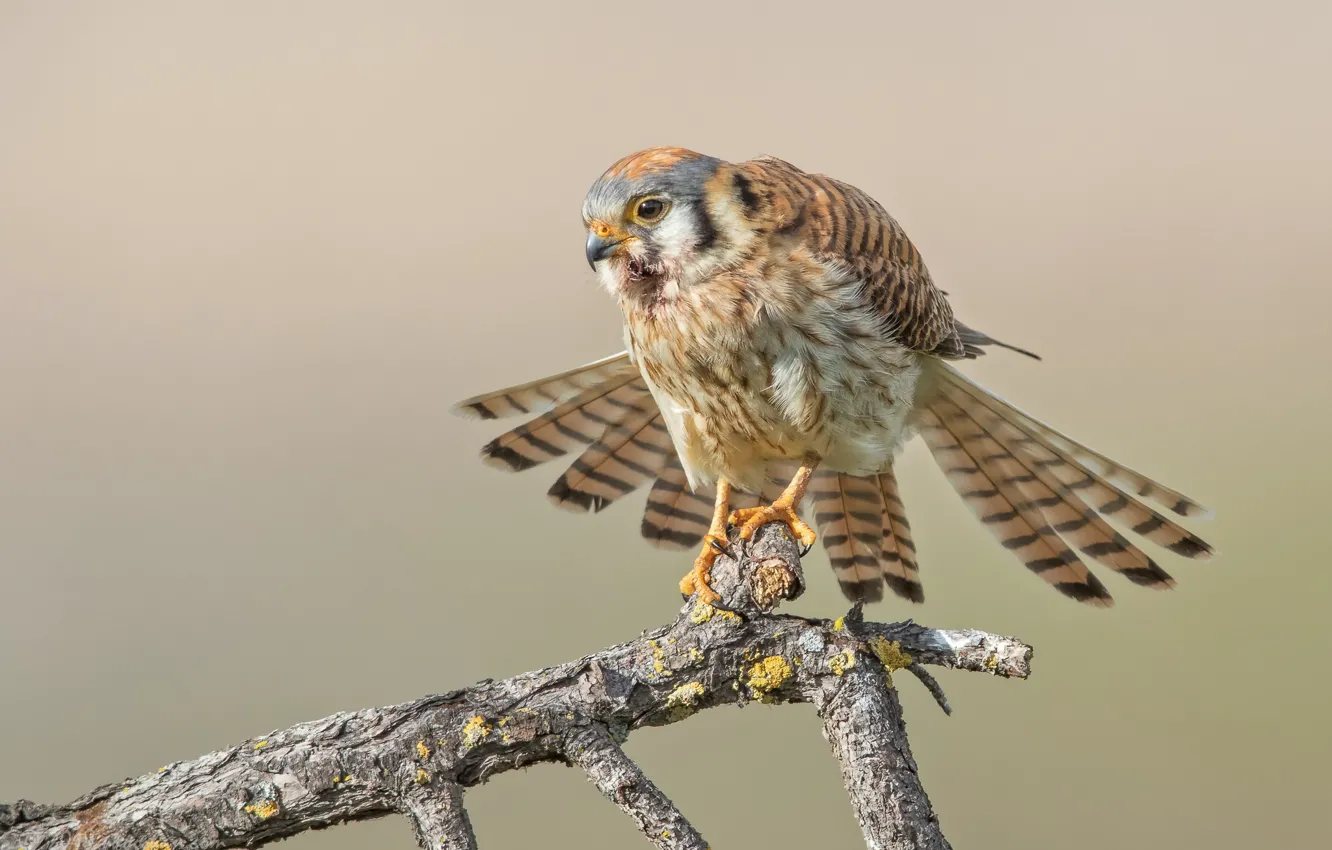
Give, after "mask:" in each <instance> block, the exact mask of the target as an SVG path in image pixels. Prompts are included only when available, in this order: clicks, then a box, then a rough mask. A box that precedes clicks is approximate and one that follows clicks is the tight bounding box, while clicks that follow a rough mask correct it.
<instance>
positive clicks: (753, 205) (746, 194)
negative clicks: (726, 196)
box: [733, 171, 759, 218]
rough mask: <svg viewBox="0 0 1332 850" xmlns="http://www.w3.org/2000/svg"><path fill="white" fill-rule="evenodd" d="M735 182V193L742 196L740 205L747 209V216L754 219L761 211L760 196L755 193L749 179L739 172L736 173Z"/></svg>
mask: <svg viewBox="0 0 1332 850" xmlns="http://www.w3.org/2000/svg"><path fill="white" fill-rule="evenodd" d="M733 182H734V183H735V191H736V192H737V193H739V195H740V203H741V205H743V206H744V208H745V214H746V215H748V216H749V217H750V218H753V217H754V216H756V215H757V214H758V209H759V196H758V195H756V194H755V193H754V186H753V185H752V184H751V183H750V182H749V178H748V177H746V176H745V175H744V174H743V173H741V172H739V171H737V172H736V173H735V177H734V178H733Z"/></svg>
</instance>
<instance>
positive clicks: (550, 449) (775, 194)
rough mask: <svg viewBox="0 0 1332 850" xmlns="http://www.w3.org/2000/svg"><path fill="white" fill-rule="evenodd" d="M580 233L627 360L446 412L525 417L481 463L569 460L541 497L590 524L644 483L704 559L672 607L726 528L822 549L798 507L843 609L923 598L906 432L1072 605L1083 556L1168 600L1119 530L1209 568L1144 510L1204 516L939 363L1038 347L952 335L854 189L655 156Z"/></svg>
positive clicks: (1090, 588) (681, 540)
mask: <svg viewBox="0 0 1332 850" xmlns="http://www.w3.org/2000/svg"><path fill="white" fill-rule="evenodd" d="M583 217H584V220H585V222H586V224H587V228H588V233H589V236H588V241H587V258H588V262H589V263H590V264H591V265H592V267H593V268H594V269H595V270H596V272H597V275H598V277H599V278H600V280H601V282H602V283H603V285H605V286H606V288H607V289H608V290H609V291H610V292H611V293H612V294H613V295H614V296H615V298H616V299H617V301H618V302H619V304H620V306H621V308H622V312H623V315H624V332H625V340H626V344H627V350H626V351H624V352H621V353H620V354H617V355H613V356H611V357H608V358H604V359H602V360H599V361H596V362H594V363H590V364H587V365H586V366H584V367H580V368H578V369H573V370H570V371H568V372H564V373H561V374H559V375H555V376H552V377H550V378H546V379H542V380H540V381H535V382H532V383H529V384H524V385H521V386H516V387H509V388H506V389H503V390H498V391H496V392H493V393H487V394H485V395H483V396H477V397H475V398H472V399H468V400H467V401H465V402H462V403H460V405H459V406H458V409H459V411H460V412H462V413H464V414H467V415H472V416H479V417H482V418H487V419H491V418H499V417H507V416H515V415H533V416H534V417H535V418H533V419H532V420H531V421H530V422H528V423H527V424H525V425H522V426H519V427H518V428H516V429H514V430H512V431H509V432H508V433H506V434H503V435H501V436H500V437H499V438H497V439H496V440H493V441H492V442H491V443H490V444H488V445H487V446H486V447H485V449H484V450H483V455H484V456H485V458H486V459H487V461H488V462H489V463H491V464H492V465H496V466H499V467H500V468H505V469H512V470H521V469H527V468H529V467H531V466H535V465H537V464H540V463H544V462H545V461H548V460H550V459H552V458H554V457H557V456H559V455H563V454H566V453H568V452H570V451H573V450H575V449H578V450H580V451H581V453H580V454H578V456H577V457H575V459H574V460H573V462H572V464H571V465H570V466H569V467H568V469H567V470H566V471H565V473H564V474H563V475H561V476H560V478H559V479H558V480H557V481H556V482H555V484H554V485H553V486H552V487H551V488H550V491H549V496H550V498H551V500H552V501H554V502H555V503H556V504H557V505H560V506H561V507H566V508H571V509H574V510H579V509H581V510H589V511H600V510H602V509H604V508H605V507H607V506H609V505H610V504H612V503H614V502H615V501H617V500H618V499H620V498H621V497H623V496H625V495H627V494H629V493H630V492H633V491H634V490H635V489H637V488H639V487H641V486H643V485H644V484H646V483H648V482H651V483H652V486H651V489H650V492H649V494H648V500H647V507H646V509H645V511H644V513H643V518H642V523H641V531H642V534H643V536H644V538H646V539H647V540H648V541H649V542H651V543H653V544H654V545H658V546H663V547H667V548H687V547H696V546H700V545H702V551H701V553H700V554H699V556H698V557H697V559H696V561H695V566H694V569H693V570H692V571H691V572H690V573H689V574H688V575H687V576H686V577H685V578H684V579H683V580H682V581H681V589H682V590H683V591H684V592H686V593H694V592H697V593H698V595H699V597H700V599H702V600H703V601H714V600H715V595H714V594H712V592H711V589H710V588H709V587H708V586H707V577H708V571H709V569H710V567H711V563H712V559H713V558H714V557H715V553H716V551H717V549H718V548H719V547H722V546H724V545H727V544H726V543H725V540H726V537H727V534H726V528H727V524H728V522H729V523H730V524H734V525H739V526H740V529H739V535H738V536H739V538H741V539H742V540H743V539H748V538H749V537H750V536H752V534H753V533H754V531H755V530H756V529H757V528H758V527H759V526H760V525H762V524H764V523H767V522H774V521H777V522H784V523H787V524H789V525H790V526H791V528H792V530H793V532H795V533H796V535H797V536H798V537H799V538H800V539H801V540H802V542H805V543H812V542H813V540H814V539H815V537H816V535H815V532H814V530H813V529H812V528H811V527H809V526H807V525H806V524H805V522H804V520H803V519H802V517H801V513H802V511H803V512H806V513H805V516H806V517H807V518H809V519H812V520H813V524H814V526H816V527H817V528H818V529H819V532H818V536H821V537H822V540H823V542H824V546H825V548H826V550H827V551H828V554H829V557H830V560H831V561H832V566H833V570H834V572H835V574H836V576H837V579H838V581H839V583H840V585H841V587H842V591H843V593H845V594H846V596H847V597H848V598H851V599H856V600H864V601H873V600H878V599H880V598H882V597H883V594H884V586H885V585H886V586H887V587H888V588H889V589H890V590H892V591H893V593H894V594H896V595H898V596H900V597H902V598H904V599H908V600H911V601H914V602H920V601H922V600H923V599H924V593H923V589H922V586H921V582H920V575H919V570H918V566H917V558H916V546H915V543H914V542H913V540H912V537H911V529H910V526H909V524H908V523H907V519H906V509H905V506H904V504H903V499H902V496H901V494H900V492H899V489H898V483H897V479H896V476H895V474H894V470H893V461H894V459H895V458H896V456H897V454H898V452H899V451H900V449H901V447H902V445H903V443H904V442H905V441H906V440H907V439H909V438H910V437H911V436H912V435H913V434H916V433H919V434H920V435H921V436H922V438H923V439H924V440H925V442H926V444H927V445H928V446H929V448H930V450H931V452H932V453H933V455H934V457H935V459H936V461H937V462H938V464H939V466H940V467H941V468H942V469H943V471H944V472H945V474H946V476H947V478H948V480H949V481H950V482H951V483H952V484H953V486H954V488H955V489H956V490H957V491H958V493H959V495H960V496H961V497H962V500H963V502H964V503H966V504H967V506H968V507H969V508H971V510H972V511H973V512H975V513H976V515H977V516H978V518H979V519H980V521H981V523H982V524H983V525H984V526H985V527H986V528H987V529H989V530H990V531H991V533H993V534H994V535H995V537H996V538H997V539H998V540H999V541H1000V543H1001V544H1002V546H1003V547H1004V548H1006V549H1008V550H1009V551H1010V552H1012V553H1013V554H1014V555H1016V556H1017V557H1018V558H1019V560H1021V561H1022V562H1023V563H1024V564H1025V565H1026V566H1027V567H1028V569H1030V570H1031V571H1032V572H1035V573H1036V574H1038V575H1039V576H1040V577H1041V578H1043V579H1044V580H1045V581H1047V582H1049V583H1050V584H1052V585H1054V586H1055V588H1056V589H1058V590H1059V591H1061V592H1062V593H1064V594H1065V595H1067V596H1070V597H1072V598H1074V599H1078V600H1080V601H1084V602H1088V603H1092V604H1096V605H1102V606H1104V605H1109V604H1110V603H1111V598H1110V593H1109V591H1108V590H1107V588H1106V587H1105V585H1103V584H1102V583H1101V581H1100V580H1099V579H1098V578H1097V577H1096V576H1095V575H1094V574H1093V573H1092V572H1091V570H1090V569H1089V568H1088V566H1087V561H1090V562H1095V563H1097V564H1101V565H1103V566H1105V567H1108V568H1109V569H1110V570H1111V571H1113V572H1115V573H1118V574H1120V575H1123V576H1124V577H1126V578H1127V579H1128V580H1129V581H1131V582H1133V583H1135V584H1139V585H1143V586H1147V587H1156V588H1168V587H1171V586H1173V584H1174V581H1173V579H1171V577H1170V576H1169V574H1167V573H1166V572H1165V571H1164V570H1163V569H1161V567H1160V566H1158V565H1157V564H1156V562H1155V561H1154V560H1153V559H1152V558H1151V557H1149V556H1148V555H1147V554H1146V553H1145V552H1144V551H1143V550H1142V548H1140V546H1139V544H1138V543H1136V542H1134V541H1133V540H1132V539H1130V537H1129V536H1128V534H1132V535H1135V536H1137V537H1140V538H1142V539H1145V540H1147V541H1150V542H1152V543H1155V544H1158V545H1160V546H1163V547H1164V548H1166V549H1168V550H1170V551H1171V552H1174V553H1175V554H1178V555H1183V556H1185V557H1189V558H1194V559H1205V558H1206V557H1208V556H1209V555H1210V553H1211V551H1212V550H1211V548H1210V547H1209V546H1208V545H1207V544H1206V543H1204V542H1203V541H1202V540H1201V539H1199V538H1198V537H1197V536H1195V535H1194V534H1193V533H1192V532H1190V531H1188V530H1186V529H1184V528H1183V527H1182V526H1180V525H1179V524H1178V523H1177V522H1175V521H1174V520H1172V519H1169V518H1167V517H1166V516H1165V515H1164V514H1163V513H1161V512H1160V511H1157V510H1155V509H1153V508H1151V507H1149V506H1148V504H1147V503H1146V502H1147V501H1152V502H1155V503H1157V504H1159V505H1161V506H1163V507H1164V508H1166V509H1167V510H1169V511H1171V512H1173V513H1175V514H1178V515H1180V516H1199V515H1203V514H1205V513H1206V511H1205V510H1204V509H1203V508H1202V507H1201V506H1199V505H1198V504H1197V503H1196V502H1194V501H1192V500H1191V499H1189V498H1187V497H1185V496H1183V495H1182V494H1180V493H1179V492H1177V491H1175V490H1172V489H1170V488H1168V487H1165V486H1164V485H1161V484H1159V483H1157V482H1155V481H1153V480H1151V479H1149V478H1147V477H1146V476H1143V475H1141V474H1140V473H1137V472H1134V471H1133V470H1131V469H1129V468H1127V467H1125V466H1122V465H1121V464H1118V463H1116V462H1114V461H1112V460H1110V459H1109V458H1107V457H1106V456H1104V455H1102V454H1100V453H1098V452H1096V451H1093V450H1092V449H1090V448H1088V447H1086V446H1084V445H1082V444H1081V443H1078V442H1076V441H1074V440H1072V439H1070V438H1068V437H1066V436H1064V435H1063V434H1061V433H1059V432H1058V431H1057V430H1055V429H1054V428H1052V427H1051V426H1049V425H1046V424H1044V423H1042V422H1040V421H1039V420H1037V419H1035V418H1034V417H1031V416H1029V415H1028V414H1026V413H1024V412H1022V411H1020V410H1018V409H1017V408H1015V407H1013V406H1012V405H1010V404H1009V403H1007V402H1006V401H1004V400H1002V399H1000V398H999V397H998V396H995V395H993V394H992V393H989V392H988V391H986V390H984V389H982V388H981V387H979V386H978V385H976V384H975V383H973V382H971V381H970V380H968V379H967V378H966V377H964V376H963V375H962V373H961V372H959V371H958V370H957V369H956V368H955V367H954V366H952V365H950V364H949V363H948V362H947V361H959V360H965V359H971V358H975V357H978V356H980V355H982V354H984V353H985V350H986V349H987V348H988V347H991V346H998V347H1002V348H1008V349H1011V350H1014V351H1018V352H1021V353H1023V354H1029V355H1030V352H1026V351H1023V350H1022V349H1020V348H1016V347H1014V346H1011V345H1008V344H1007V343H1003V342H999V341H998V340H995V339H993V338H992V337H990V336H988V335H986V334H984V333H981V332H979V331H975V330H973V329H971V328H969V327H967V326H965V325H963V324H961V323H960V322H958V321H957V320H956V319H955V318H954V316H953V311H952V308H951V307H950V305H949V303H948V298H947V296H946V294H945V293H944V292H942V291H941V290H940V289H938V288H937V287H936V286H935V285H934V283H933V281H932V279H931V277H930V274H929V271H928V270H927V269H926V267H925V263H924V261H923V259H922V258H921V255H920V252H919V251H918V250H917V249H916V247H915V246H914V245H913V244H912V243H911V241H910V240H909V239H908V238H907V236H906V234H905V232H904V231H903V230H902V228H901V226H900V225H899V224H898V223H897V222H896V221H895V220H894V219H893V218H892V216H890V215H889V214H888V212H887V211H886V210H885V209H884V208H883V207H882V206H881V205H880V204H879V203H878V202H877V201H875V200H874V199H873V198H871V197H870V196H869V195H868V194H866V193H865V192H862V191H861V190H859V189H857V188H856V187H854V186H851V185H849V184H847V183H843V182H841V181H838V180H834V179H832V178H830V177H825V176H823V175H819V174H810V173H807V172H805V171H802V170H801V169H799V168H796V167H795V166H793V165H791V164H790V163H787V162H784V161H782V160H779V159H776V158H774V157H760V158H758V159H754V160H751V161H749V162H742V163H727V162H723V161H721V160H718V159H715V158H712V157H708V156H704V155H702V154H698V153H695V152H693V151H688V150H685V149H682V148H652V149H649V150H646V151H639V152H637V153H634V154H631V155H629V156H627V157H624V158H623V159H621V160H619V161H618V162H616V163H615V164H614V165H612V166H611V168H609V169H608V170H607V171H606V173H605V174H603V175H602V177H601V178H600V179H598V180H597V182H596V183H595V184H594V185H593V186H592V188H591V190H589V192H588V195H587V198H586V200H585V202H584V207H583ZM1030 356H1032V357H1035V355H1030ZM538 414H539V415H538ZM788 482H789V483H788ZM728 511H729V517H728ZM1111 522H1115V523H1119V524H1120V525H1121V526H1123V530H1122V531H1121V530H1118V529H1116V528H1115V527H1113V526H1112V525H1111ZM732 542H734V541H732ZM1084 558H1085V559H1087V560H1086V561H1084Z"/></svg>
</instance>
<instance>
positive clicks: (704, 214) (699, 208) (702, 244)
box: [694, 202, 717, 253]
mask: <svg viewBox="0 0 1332 850" xmlns="http://www.w3.org/2000/svg"><path fill="white" fill-rule="evenodd" d="M694 212H695V213H696V214H697V216H698V244H696V245H695V246H694V250H695V251H698V252H700V253H702V252H705V251H710V250H712V247H713V246H714V245H716V244H717V225H716V224H714V223H713V221H712V214H711V213H709V212H708V208H707V205H706V204H704V203H701V202H700V203H698V204H695V205H694Z"/></svg>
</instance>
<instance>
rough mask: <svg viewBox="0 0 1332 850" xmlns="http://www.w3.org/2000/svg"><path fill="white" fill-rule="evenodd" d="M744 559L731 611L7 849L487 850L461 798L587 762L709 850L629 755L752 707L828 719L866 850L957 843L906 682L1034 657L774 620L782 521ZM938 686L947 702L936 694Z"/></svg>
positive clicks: (27, 822)
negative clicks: (696, 721) (637, 733)
mask: <svg viewBox="0 0 1332 850" xmlns="http://www.w3.org/2000/svg"><path fill="white" fill-rule="evenodd" d="M738 550H739V544H738V543H733V545H732V551H733V552H734V553H735V555H736V557H732V556H730V555H728V556H724V557H722V558H719V559H718V560H717V563H716V566H715V567H714V570H713V577H712V583H713V588H714V589H715V590H716V591H718V592H719V593H721V594H722V598H723V600H724V602H725V604H726V605H727V606H728V609H729V610H724V609H721V608H713V607H712V606H709V605H703V604H696V603H694V602H693V601H692V600H691V602H689V603H687V604H686V605H685V606H684V607H683V608H682V609H681V612H680V615H679V617H678V618H677V619H676V620H675V622H674V623H672V624H670V625H667V626H663V627H661V628H657V629H654V630H652V631H649V632H645V633H644V634H643V635H641V636H640V637H639V638H638V639H637V640H634V641H631V642H629V643H625V644H621V645H618V646H612V647H609V648H607V649H604V650H601V651H600V652H597V653H594V654H593V655H589V656H587V657H585V658H581V659H578V660H576V661H571V662H568V663H566V664H560V665H557V666H554V667H548V668H546V669H544V670H538V671H535V672H532V673H525V674H523V675H520V676H515V677H513V678H511V679H506V680H504V681H500V682H494V681H490V680H486V681H482V682H479V683H477V684H476V685H473V686H472V687H470V688H466V689H463V690H458V691H453V692H450V693H446V694H440V695H436V696H430V697H425V698H423V699H419V700H416V701H414V702H410V703H405V704H402V705H396V706H389V707H387V708H376V709H366V710H363V711H357V712H346V713H341V714H335V715H332V716H330V717H326V718H324V719H322V720H317V721H314V722H311V723H302V724H299V725H297V726H293V727H291V728H289V729H283V730H278V731H274V732H272V733H270V734H268V735H264V736H262V737H260V738H254V739H251V740H249V741H246V742H244V743H242V744H239V745H237V746H234V747H230V748H228V749H225V750H219V751H218V752H215V753H210V754H208V755H206V756H203V757H202V758H198V759H194V760H193V761H186V762H176V763H173V764H170V765H167V766H166V767H164V768H162V769H161V770H159V771H158V772H157V773H155V774H151V775H148V776H141V777H138V778H135V779H130V780H127V781H125V782H122V783H115V784H112V785H106V786H103V787H101V788H98V789H96V790H94V791H92V792H90V793H89V794H87V795H85V796H83V797H81V798H80V799H78V800H75V801H74V802H73V803H70V804H68V805H63V806H52V805H41V804H35V803H31V802H29V801H24V800H20V801H19V802H18V803H16V804H14V805H0V850H18V848H24V850H51V849H52V848H57V847H59V848H70V850H87V848H93V847H97V848H126V850H130V848H132V850H185V848H194V849H195V850H214V848H223V847H240V846H259V845H261V844H266V843H268V842H270V841H274V840H277V839H280V838H286V837H288V836H291V835H295V834H297V833H300V832H304V831H306V830H309V829H318V828H321V827H325V826H329V825H331V824H334V823H339V822H342V821H347V820H361V819H366V818H375V817H382V816H385V815H389V814H393V813H401V814H403V815H405V816H407V817H408V818H409V819H410V820H411V821H412V823H413V826H414V828H415V830H416V834H417V837H418V840H419V842H420V844H421V846H422V847H431V848H448V850H454V848H473V847H475V846H476V839H475V837H474V836H473V834H472V829H471V825H470V823H469V822H468V819H467V814H466V811H465V809H464V808H463V800H462V796H463V789H464V788H468V787H472V786H474V785H477V784H479V783H481V782H484V781H486V780H488V779H490V778H491V777H493V776H495V775H497V774H499V773H503V772H504V771H507V770H512V769H514V768H518V767H524V766H527V765H531V764H535V763H538V762H564V763H572V764H577V765H578V766H580V767H582V768H583V770H585V771H586V772H587V773H588V775H589V777H591V778H592V780H593V781H594V782H596V784H597V786H598V787H599V788H600V789H601V791H602V792H603V793H604V794H606V796H607V797H609V798H610V799H611V800H613V801H614V802H615V803H616V804H617V805H618V806H620V808H622V809H623V810H625V811H626V812H628V813H629V814H630V815H631V816H632V817H633V818H634V819H635V821H636V822H637V823H638V825H639V828H640V829H641V830H642V831H643V833H644V834H645V835H646V836H647V837H648V838H649V839H650V840H651V841H653V842H654V843H655V844H656V845H657V846H658V847H663V848H702V847H705V846H706V844H705V842H704V841H703V839H702V837H701V836H700V835H699V834H698V833H697V831H695V830H694V828H693V827H692V826H690V825H689V823H688V821H686V820H685V818H684V816H683V815H681V814H680V812H679V811H678V810H677V809H676V808H675V807H674V805H673V804H672V803H671V802H670V800H669V799H668V798H667V797H666V796H665V795H664V794H663V793H662V792H661V791H660V790H659V789H657V787H656V786H655V785H653V784H652V783H651V782H650V781H649V780H648V779H647V778H646V777H645V776H644V775H643V773H642V771H641V770H640V769H639V768H638V767H637V765H635V764H634V763H633V762H632V761H631V760H630V759H629V758H628V756H626V755H625V754H624V752H623V751H622V750H621V749H620V747H619V743H618V742H620V741H623V740H624V739H625V738H626V737H627V736H628V735H629V733H630V732H631V731H633V730H634V729H638V728H641V727H644V726H664V725H666V724H669V723H676V722H679V721H681V720H684V719H686V718H687V717H689V716H691V715H693V714H694V713H696V712H698V711H700V710H703V709H706V708H711V707H713V706H717V705H728V704H736V703H744V702H748V701H758V702H768V703H781V702H810V703H813V704H814V705H815V706H816V707H817V708H818V709H819V712H820V714H821V715H822V716H823V720H824V732H825V734H826V735H827V737H828V739H829V741H830V742H831V743H832V748H833V752H834V753H835V754H836V756H837V758H838V759H839V760H840V761H841V764H842V775H843V778H844V780H845V782H846V786H847V790H848V792H849V793H850V795H851V798H852V804H853V807H854V810H855V813H856V817H857V819H858V820H859V821H860V824H861V828H862V830H863V831H864V834H865V838H866V841H867V843H868V845H869V847H871V848H893V849H894V850H897V848H942V847H947V846H948V845H947V843H946V842H945V841H944V839H943V836H942V834H941V833H940V831H939V824H938V821H937V819H936V818H935V816H934V813H933V811H932V809H931V808H930V804H929V800H928V798H927V797H926V796H925V792H924V790H923V789H922V788H921V785H920V781H919V777H918V776H917V774H916V765H915V762H914V760H913V759H912V757H911V751H910V748H909V746H908V743H907V739H906V731H905V727H904V726H903V723H902V714H901V705H900V703H899V702H898V699H897V695H896V693H895V691H894V690H893V687H892V671H893V670H897V669H904V668H905V669H909V670H912V671H913V672H918V673H919V672H923V671H922V670H921V669H920V666H919V665H926V664H932V665H937V666H942V667H950V668H956V669H962V670H972V671H976V672H982V673H990V674H993V675H998V676H1004V677H1010V678H1026V676H1027V675H1028V674H1029V672H1030V666H1029V665H1030V659H1031V652H1032V651H1031V648H1030V647H1028V646H1026V645H1025V644H1023V643H1021V642H1019V641H1017V640H1015V639H1013V638H1006V637H999V636H997V635H991V634H987V633H985V632H978V631H969V630H967V631H946V630H939V629H930V628H926V627H924V626H919V625H916V624H915V623H912V622H905V623H889V624H884V623H868V622H862V621H861V619H860V612H859V610H858V609H853V611H852V612H851V613H850V614H848V615H847V616H846V617H843V618H839V619H838V620H836V621H832V622H830V621H827V620H810V619H805V618H801V617H792V616H783V615H777V614H773V613H772V609H773V608H774V607H775V606H776V605H777V604H778V603H780V602H781V601H782V600H784V599H794V598H795V597H796V596H798V595H799V594H800V592H801V590H802V589H803V576H802V573H801V571H800V559H799V553H798V551H797V548H796V544H795V543H794V542H793V541H792V539H791V537H790V535H789V533H788V532H787V531H786V529H785V527H784V526H781V525H771V526H768V527H766V528H764V529H763V530H761V531H760V533H759V534H758V535H757V537H756V539H755V540H754V541H753V542H752V543H751V545H750V546H749V547H748V551H747V552H744V553H743V554H742V553H740V552H739V551H738ZM925 680H926V681H927V687H928V686H929V683H930V682H933V680H932V679H931V678H930V677H928V675H926V677H925ZM931 692H932V693H934V695H935V697H936V699H938V700H940V704H941V705H944V706H946V705H947V703H946V700H944V699H943V694H942V691H941V690H939V688H938V685H937V683H934V684H933V687H932V688H931Z"/></svg>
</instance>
